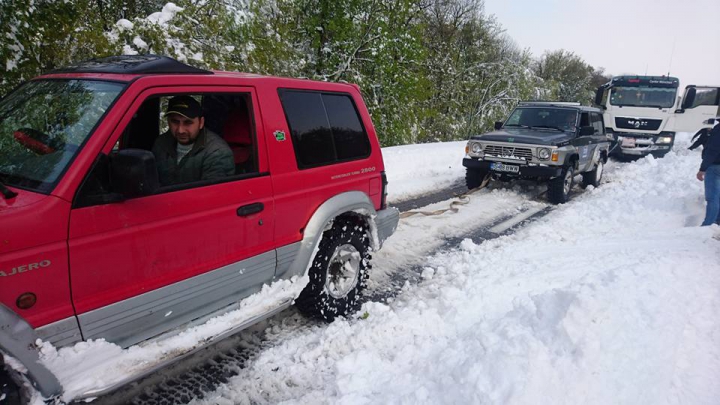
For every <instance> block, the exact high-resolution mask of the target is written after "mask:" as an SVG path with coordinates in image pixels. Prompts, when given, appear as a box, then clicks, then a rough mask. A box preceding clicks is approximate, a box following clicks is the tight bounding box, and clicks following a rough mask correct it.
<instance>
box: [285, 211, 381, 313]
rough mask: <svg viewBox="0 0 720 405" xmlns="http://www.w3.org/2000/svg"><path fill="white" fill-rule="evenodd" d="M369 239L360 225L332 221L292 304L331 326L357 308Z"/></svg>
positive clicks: (365, 269) (350, 222) (365, 229)
mask: <svg viewBox="0 0 720 405" xmlns="http://www.w3.org/2000/svg"><path fill="white" fill-rule="evenodd" d="M369 250H370V238H369V234H368V229H367V226H366V225H365V224H364V223H362V222H361V221H354V220H336V221H335V224H333V226H332V228H330V229H329V230H327V231H325V232H324V233H323V236H322V240H320V246H319V248H318V252H317V254H316V255H315V259H314V260H313V264H312V266H311V267H310V271H309V277H310V281H309V282H308V284H307V286H305V289H304V290H303V291H302V292H301V293H300V296H299V297H298V298H297V299H296V300H295V305H296V306H297V308H298V309H299V310H300V311H301V312H303V313H304V314H305V315H307V316H311V317H314V318H321V319H324V320H325V321H328V322H332V321H333V320H334V319H335V318H336V317H338V316H344V315H346V314H348V313H349V312H351V311H352V310H354V309H356V308H357V307H358V303H359V302H358V298H359V296H360V293H361V292H362V290H363V289H364V288H365V285H366V282H367V277H368V272H369V270H370V267H371V266H370V252H369Z"/></svg>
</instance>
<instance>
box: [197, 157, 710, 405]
mask: <svg viewBox="0 0 720 405" xmlns="http://www.w3.org/2000/svg"><path fill="white" fill-rule="evenodd" d="M678 147H679V148H682V144H680V145H678ZM698 164H699V155H698V154H697V153H689V152H686V151H684V150H682V149H679V152H678V153H671V154H669V155H668V156H667V157H665V158H664V159H660V160H653V159H651V158H648V159H643V160H641V161H638V162H635V163H631V164H622V165H619V167H618V168H617V170H614V171H611V172H608V173H607V178H606V183H605V184H603V185H602V186H601V187H600V188H598V189H596V190H589V191H587V192H585V193H583V194H582V195H578V196H576V197H575V198H574V199H573V200H572V201H571V202H570V203H568V204H565V205H564V206H562V207H561V208H558V209H556V210H554V211H552V212H551V213H550V214H548V215H546V216H545V217H544V218H542V219H540V220H538V221H537V222H535V223H533V224H531V225H530V226H528V227H526V228H525V229H523V230H521V231H519V232H517V233H515V234H513V235H510V236H504V237H500V238H498V239H495V240H491V241H487V242H485V243H483V244H481V245H475V244H474V243H472V242H471V241H468V240H466V241H465V242H463V243H462V245H461V247H460V248H459V249H457V250H454V251H450V252H446V253H443V254H439V255H436V256H433V257H431V258H428V259H427V265H426V269H425V271H424V273H423V274H424V278H425V281H423V282H422V283H421V284H419V285H408V286H406V287H405V289H404V291H403V293H401V294H400V295H399V296H397V297H396V299H395V300H394V301H393V302H391V303H389V304H381V303H367V304H365V306H364V308H363V312H364V313H366V314H367V319H350V320H339V321H336V322H334V323H333V324H331V325H329V326H327V327H326V326H323V325H317V326H315V327H311V328H308V329H304V330H300V331H294V332H293V333H291V334H289V336H288V337H287V338H286V339H284V340H283V341H282V342H281V343H279V344H278V345H277V346H274V347H271V348H268V349H266V350H264V351H263V352H262V353H260V354H259V355H258V357H257V358H256V359H255V360H254V361H253V362H251V363H250V364H249V365H248V367H247V368H246V369H243V370H241V373H240V374H239V375H238V376H237V377H235V378H233V379H232V380H231V381H230V382H229V383H228V384H226V385H225V386H223V387H221V388H219V389H218V390H216V391H215V392H214V393H211V394H208V396H207V397H206V399H204V400H200V401H195V402H193V403H194V404H234V403H347V404H372V403H517V404H529V403H533V404H537V403H541V404H577V403H584V404H607V403H620V404H637V403H653V404H675V403H681V404H684V403H693V404H711V403H716V401H717V398H720V386H718V384H716V381H717V380H718V378H720V344H719V343H720V320H719V319H718V318H717V316H715V315H716V313H717V312H718V310H720V264H719V263H718V255H720V242H719V241H718V240H716V239H714V238H713V236H715V237H717V236H718V234H720V232H719V231H718V229H717V227H712V228H699V227H697V225H698V223H699V222H700V220H701V217H702V213H703V199H702V186H701V183H699V182H697V181H696V180H695V179H694V174H695V172H696V170H697V167H698ZM438 222H440V221H438ZM439 226H441V225H439Z"/></svg>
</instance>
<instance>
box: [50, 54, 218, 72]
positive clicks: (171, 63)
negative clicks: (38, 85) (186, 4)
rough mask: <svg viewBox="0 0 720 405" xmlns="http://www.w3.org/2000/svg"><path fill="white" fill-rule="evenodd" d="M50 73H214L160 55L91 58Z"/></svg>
mask: <svg viewBox="0 0 720 405" xmlns="http://www.w3.org/2000/svg"><path fill="white" fill-rule="evenodd" d="M50 73H116V74H205V75H208V74H210V75H211V74H213V73H212V72H211V71H209V70H204V69H199V68H196V67H192V66H189V65H186V64H184V63H181V62H178V61H177V60H175V59H173V58H170V57H167V56H158V55H123V56H108V57H106V58H96V59H90V60H86V61H83V62H79V63H76V64H74V65H70V66H67V67H64V68H60V69H57V70H53V71H52V72H50Z"/></svg>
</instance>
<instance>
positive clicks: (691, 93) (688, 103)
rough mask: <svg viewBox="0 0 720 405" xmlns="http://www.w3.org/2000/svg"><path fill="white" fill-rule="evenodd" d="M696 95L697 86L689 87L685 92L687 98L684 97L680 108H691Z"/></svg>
mask: <svg viewBox="0 0 720 405" xmlns="http://www.w3.org/2000/svg"><path fill="white" fill-rule="evenodd" d="M696 95H697V89H696V88H695V87H689V88H688V89H687V91H686V92H685V98H684V99H683V102H682V106H681V107H680V108H681V109H683V110H687V109H688V108H691V107H692V105H693V103H694V102H695V96H696Z"/></svg>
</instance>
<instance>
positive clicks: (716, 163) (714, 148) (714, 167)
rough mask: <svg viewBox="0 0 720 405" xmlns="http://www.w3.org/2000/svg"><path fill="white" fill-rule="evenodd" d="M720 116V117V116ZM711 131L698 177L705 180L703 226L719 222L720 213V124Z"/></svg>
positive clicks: (704, 148) (703, 152)
mask: <svg viewBox="0 0 720 405" xmlns="http://www.w3.org/2000/svg"><path fill="white" fill-rule="evenodd" d="M719 118H720V117H719ZM715 122H716V125H715V127H714V128H713V129H712V130H711V131H710V136H709V137H708V139H707V142H706V143H705V145H704V146H703V151H702V163H701V164H700V171H698V172H697V179H698V180H700V181H704V182H705V201H707V207H706V209H705V220H704V221H703V223H702V225H701V226H708V225H712V224H714V223H719V222H718V219H720V218H718V214H719V213H720V125H717V122H718V120H717V119H716V120H715Z"/></svg>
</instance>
